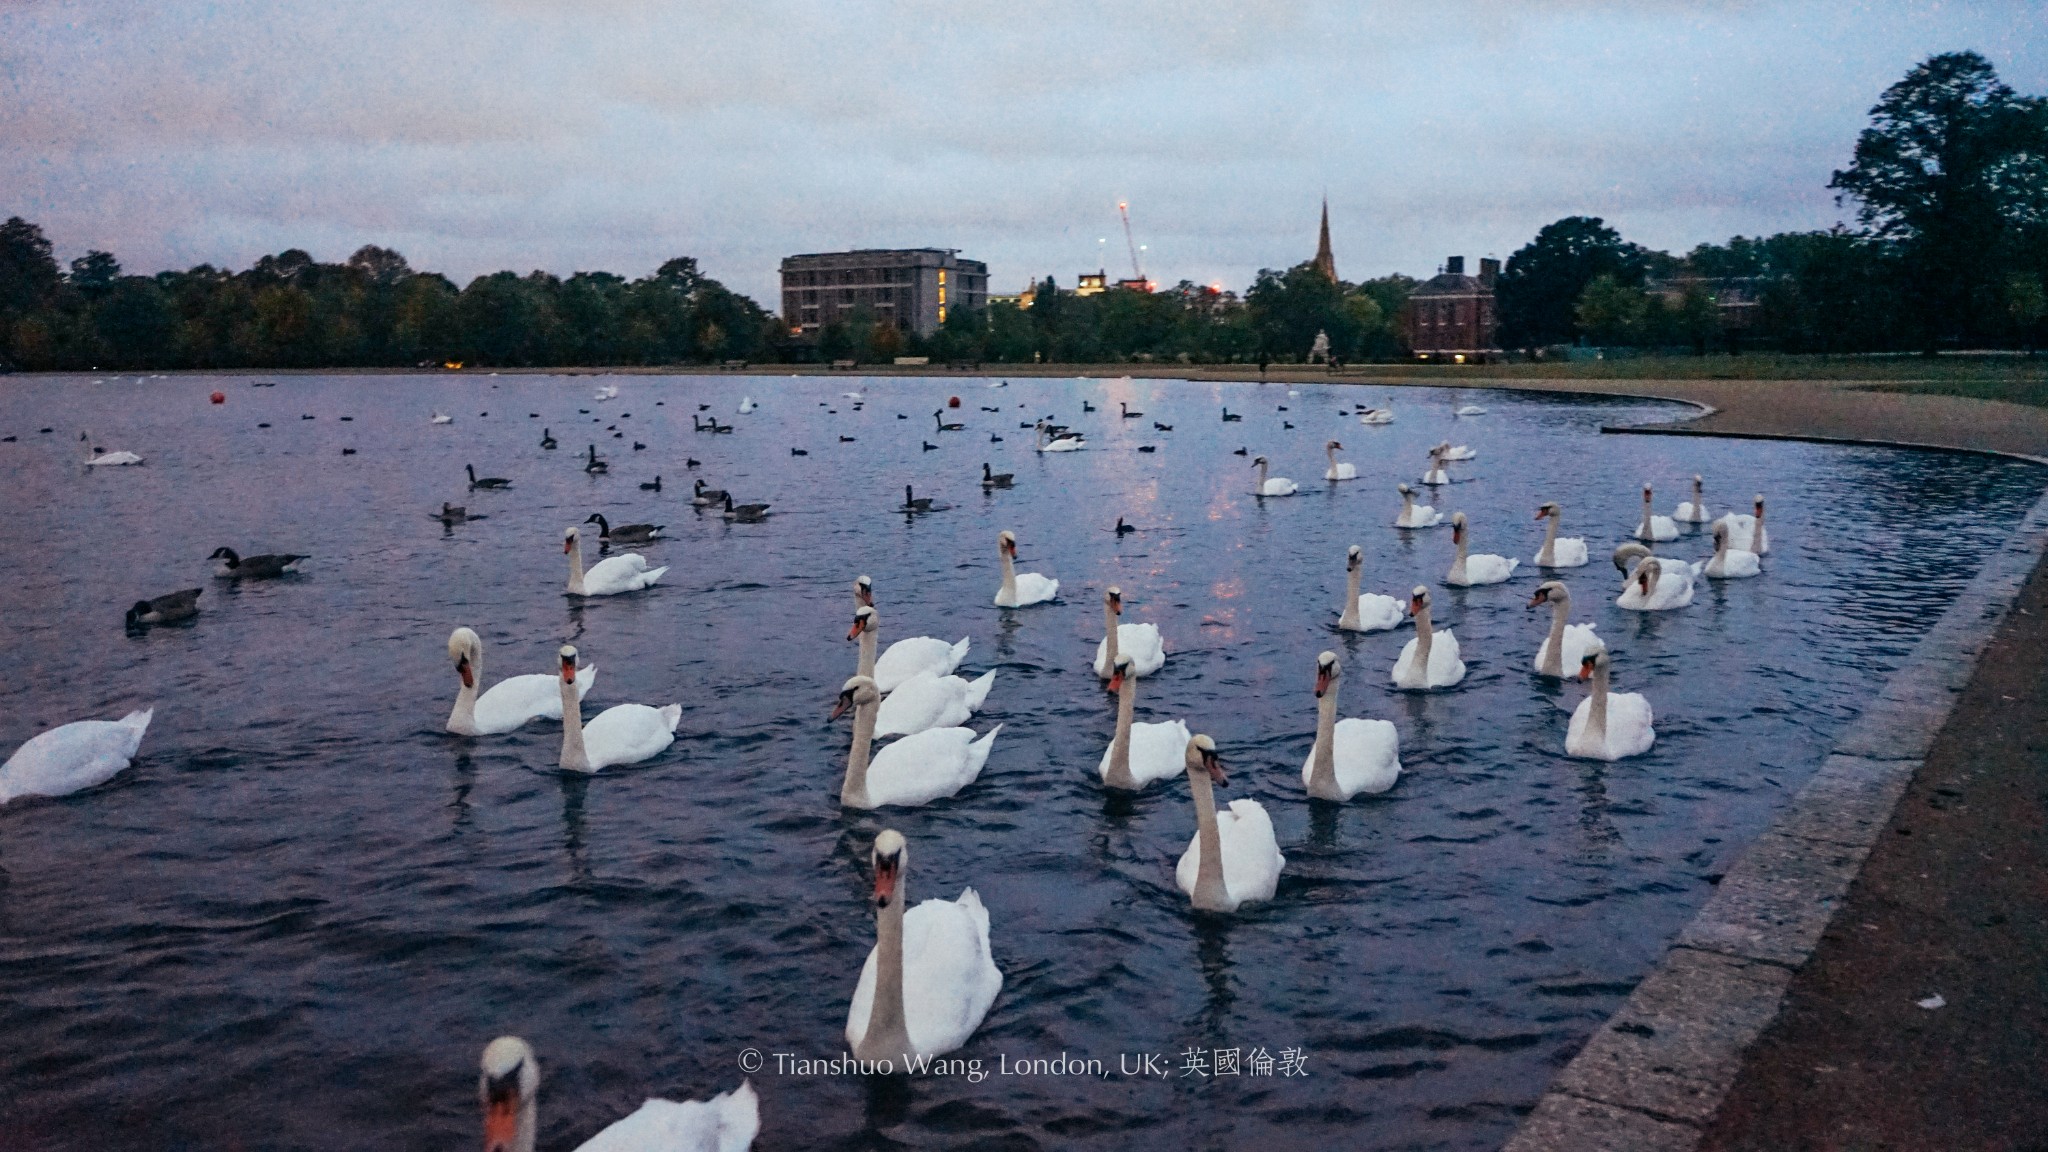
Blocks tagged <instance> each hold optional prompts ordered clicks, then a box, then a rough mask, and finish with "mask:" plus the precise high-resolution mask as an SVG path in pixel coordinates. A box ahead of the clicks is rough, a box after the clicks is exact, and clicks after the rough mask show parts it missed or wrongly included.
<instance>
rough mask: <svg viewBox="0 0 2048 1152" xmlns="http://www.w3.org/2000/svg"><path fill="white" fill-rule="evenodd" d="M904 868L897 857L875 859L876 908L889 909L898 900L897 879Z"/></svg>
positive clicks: (878, 857)
mask: <svg viewBox="0 0 2048 1152" xmlns="http://www.w3.org/2000/svg"><path fill="white" fill-rule="evenodd" d="M902 867H903V865H902V861H901V860H900V859H898V858H897V857H895V856H877V857H875V907H877V908H887V907H888V906H889V901H891V900H894V899H895V898H896V879H897V875H898V873H899V872H900V871H901V870H902Z"/></svg>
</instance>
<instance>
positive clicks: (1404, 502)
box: [1394, 484, 1444, 528]
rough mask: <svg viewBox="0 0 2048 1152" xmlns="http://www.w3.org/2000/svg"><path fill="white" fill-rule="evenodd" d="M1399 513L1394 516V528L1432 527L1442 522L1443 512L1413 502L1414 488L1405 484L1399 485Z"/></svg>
mask: <svg viewBox="0 0 2048 1152" xmlns="http://www.w3.org/2000/svg"><path fill="white" fill-rule="evenodd" d="M1399 490H1400V493H1401V514H1400V515H1399V516H1396V517H1395V518H1394V527H1396V528H1434V527H1436V526H1437V525H1439V524H1441V523H1443V522H1444V514H1443V513H1441V512H1439V511H1437V510H1436V509H1434V508H1431V507H1430V506H1429V505H1427V504H1424V505H1421V506H1417V505H1416V503H1415V489H1413V488H1410V487H1409V486H1407V485H1406V484H1403V485H1401V486H1400V489H1399Z"/></svg>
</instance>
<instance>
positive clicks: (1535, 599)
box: [1529, 588, 1550, 608]
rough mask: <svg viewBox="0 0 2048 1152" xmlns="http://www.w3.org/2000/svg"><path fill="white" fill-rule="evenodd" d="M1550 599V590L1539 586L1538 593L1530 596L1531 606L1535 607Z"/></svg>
mask: <svg viewBox="0 0 2048 1152" xmlns="http://www.w3.org/2000/svg"><path fill="white" fill-rule="evenodd" d="M1548 599H1550V591H1549V590H1548V589H1545V588H1538V589H1537V590H1536V594H1535V595H1534V596H1531V597H1529V607H1531V608H1534V607H1535V606H1537V605H1538V604H1541V603H1543V602H1544V601H1545V600H1548Z"/></svg>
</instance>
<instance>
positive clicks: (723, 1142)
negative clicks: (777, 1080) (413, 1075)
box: [476, 1036, 761, 1152]
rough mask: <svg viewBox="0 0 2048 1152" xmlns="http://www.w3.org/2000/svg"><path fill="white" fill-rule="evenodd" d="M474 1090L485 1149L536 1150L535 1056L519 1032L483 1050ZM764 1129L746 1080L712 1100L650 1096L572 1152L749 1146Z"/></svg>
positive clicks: (727, 1150)
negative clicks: (479, 1106)
mask: <svg viewBox="0 0 2048 1152" xmlns="http://www.w3.org/2000/svg"><path fill="white" fill-rule="evenodd" d="M476 1094H477V1099H478V1101H479V1102H480V1103H481V1104H483V1106H484V1152H533V1141H534V1136H535V1133H536V1132H537V1131H538V1129H539V1125H538V1123H537V1121H538V1118H539V1114H540V1106H539V1096H540V1062H539V1061H538V1060H536V1059H535V1058H534V1055H533V1048H532V1046H531V1045H529V1044H527V1042H526V1041H524V1040H521V1039H520V1038H519V1037H517V1036H500V1037H498V1038H497V1039H496V1040H493V1041H491V1042H490V1044H489V1046H487V1047H486V1048H485V1049H484V1055H483V1061H482V1069H481V1075H480V1076H479V1077H478V1078H477V1087H476ZM760 1130H761V1100H760V1097H758V1096H756V1095H755V1094H754V1085H753V1082H752V1081H750V1080H742V1081H740V1086H739V1087H738V1088H735V1089H733V1090H732V1091H730V1092H721V1093H719V1094H718V1095H716V1096H713V1097H712V1098H711V1099H709V1100H686V1101H683V1102H681V1103H677V1102H676V1101H674V1100H660V1099H650V1100H648V1101H647V1102H645V1103H643V1104H641V1105H640V1108H639V1110H637V1111H635V1112H633V1113H631V1114H630V1115H628V1116H627V1117H626V1118H625V1119H623V1120H620V1121H618V1122H617V1123H615V1124H612V1125H611V1126H610V1127H608V1128H606V1129H604V1130H603V1131H602V1132H599V1133H598V1134H597V1135H595V1136H592V1137H591V1138H590V1139H588V1140H586V1141H584V1142H583V1143H581V1144H578V1145H577V1146H576V1152H747V1149H749V1148H751V1147H753V1144H754V1136H755V1134H757V1133H758V1132H760Z"/></svg>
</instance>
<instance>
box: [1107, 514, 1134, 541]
mask: <svg viewBox="0 0 2048 1152" xmlns="http://www.w3.org/2000/svg"><path fill="white" fill-rule="evenodd" d="M1137 530H1138V526H1137V525H1136V524H1126V523H1124V518H1123V517H1121V516H1119V517H1117V518H1116V527H1115V528H1114V529H1113V531H1114V532H1115V533H1116V538H1117V539H1119V540H1121V539H1123V538H1124V537H1126V536H1128V535H1130V534H1131V533H1133V532H1136V531H1137Z"/></svg>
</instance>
